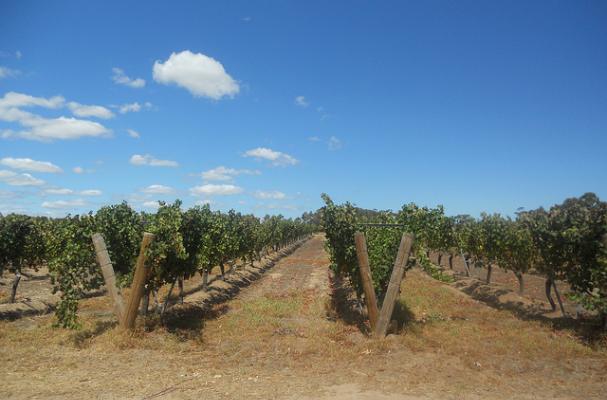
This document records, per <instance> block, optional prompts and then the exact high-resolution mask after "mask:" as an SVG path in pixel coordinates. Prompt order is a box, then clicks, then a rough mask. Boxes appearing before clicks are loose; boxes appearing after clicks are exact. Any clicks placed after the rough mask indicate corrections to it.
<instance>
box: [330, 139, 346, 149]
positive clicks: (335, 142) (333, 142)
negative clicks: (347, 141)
mask: <svg viewBox="0 0 607 400" xmlns="http://www.w3.org/2000/svg"><path fill="white" fill-rule="evenodd" d="M342 146H343V145H342V143H341V140H339V139H338V138H336V137H335V136H331V137H330V138H329V142H328V147H329V150H339V149H341V148H342Z"/></svg>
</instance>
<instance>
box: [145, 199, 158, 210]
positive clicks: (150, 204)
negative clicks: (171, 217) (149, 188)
mask: <svg viewBox="0 0 607 400" xmlns="http://www.w3.org/2000/svg"><path fill="white" fill-rule="evenodd" d="M143 206H144V207H145V208H151V209H154V210H156V209H158V207H160V204H159V203H158V201H156V200H150V201H144V202H143Z"/></svg>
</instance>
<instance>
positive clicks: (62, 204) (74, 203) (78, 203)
mask: <svg viewBox="0 0 607 400" xmlns="http://www.w3.org/2000/svg"><path fill="white" fill-rule="evenodd" d="M85 205H86V202H85V201H84V200H82V199H75V200H57V201H45V202H43V203H42V207H44V208H53V209H62V208H72V207H84V206H85Z"/></svg>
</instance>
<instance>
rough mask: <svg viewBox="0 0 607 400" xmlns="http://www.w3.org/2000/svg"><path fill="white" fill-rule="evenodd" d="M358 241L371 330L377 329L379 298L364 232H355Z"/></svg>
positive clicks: (359, 262)
mask: <svg viewBox="0 0 607 400" xmlns="http://www.w3.org/2000/svg"><path fill="white" fill-rule="evenodd" d="M354 241H355V242H356V255H357V257H358V268H359V270H360V279H361V281H362V284H363V290H364V292H365V300H366V302H367V313H368V314H369V323H370V325H371V331H375V327H376V326H377V319H378V316H379V309H378V308H377V298H376V297H375V289H374V288H373V278H372V277H371V269H370V268H369V254H368V253H367V241H366V239H365V235H364V234H363V233H362V232H356V234H354Z"/></svg>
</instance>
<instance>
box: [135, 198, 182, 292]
mask: <svg viewBox="0 0 607 400" xmlns="http://www.w3.org/2000/svg"><path fill="white" fill-rule="evenodd" d="M181 221H182V218H181V201H180V200H175V202H174V203H173V204H167V203H165V202H162V201H161V202H160V207H158V211H157V212H156V214H154V215H150V216H149V217H148V218H147V221H146V222H147V225H146V226H145V229H146V231H147V232H150V233H153V234H154V240H153V241H152V243H151V245H150V246H149V247H148V249H147V253H146V263H147V265H148V266H149V267H150V271H151V274H150V278H149V281H148V282H149V284H150V286H151V287H152V288H154V289H157V288H159V287H161V286H162V285H164V284H165V283H171V282H173V281H175V280H176V279H177V278H179V277H180V276H183V275H184V274H186V273H187V271H188V268H187V263H186V262H185V261H186V258H187V254H186V251H185V247H184V245H183V236H182V234H181Z"/></svg>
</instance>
